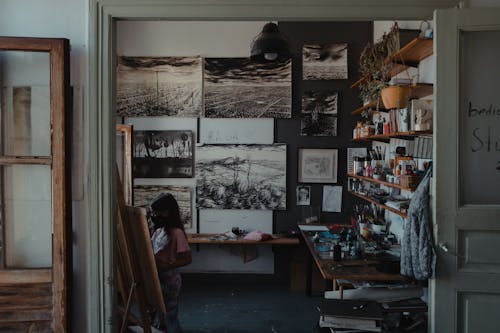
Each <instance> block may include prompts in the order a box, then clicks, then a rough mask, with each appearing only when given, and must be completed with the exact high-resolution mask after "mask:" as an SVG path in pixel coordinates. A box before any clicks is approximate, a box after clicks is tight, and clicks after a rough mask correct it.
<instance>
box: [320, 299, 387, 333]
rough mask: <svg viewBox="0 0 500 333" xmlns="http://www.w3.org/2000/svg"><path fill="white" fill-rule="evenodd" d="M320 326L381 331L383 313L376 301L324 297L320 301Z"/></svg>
mask: <svg viewBox="0 0 500 333" xmlns="http://www.w3.org/2000/svg"><path fill="white" fill-rule="evenodd" d="M319 310H320V319H319V326H320V327H322V328H325V327H328V328H332V329H334V330H332V331H338V332H342V331H343V330H344V331H346V330H347V331H350V330H361V331H362V332H363V331H366V332H381V331H382V319H383V313H382V308H381V306H380V305H379V304H378V303H377V302H375V301H355V300H336V299H324V300H323V301H322V302H321V303H320V307H319Z"/></svg>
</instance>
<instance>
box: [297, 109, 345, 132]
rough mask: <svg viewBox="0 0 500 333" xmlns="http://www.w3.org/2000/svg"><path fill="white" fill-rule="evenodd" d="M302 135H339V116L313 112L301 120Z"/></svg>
mask: <svg viewBox="0 0 500 333" xmlns="http://www.w3.org/2000/svg"><path fill="white" fill-rule="evenodd" d="M300 135H302V136H337V117H335V116H329V115H325V114H320V113H316V112H313V113H312V114H310V115H307V116H305V117H304V118H302V119H301V120H300Z"/></svg>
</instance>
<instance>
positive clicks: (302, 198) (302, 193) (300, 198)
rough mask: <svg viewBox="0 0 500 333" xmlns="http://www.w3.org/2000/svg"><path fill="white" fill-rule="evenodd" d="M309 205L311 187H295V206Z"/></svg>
mask: <svg viewBox="0 0 500 333" xmlns="http://www.w3.org/2000/svg"><path fill="white" fill-rule="evenodd" d="M310 204H311V186H305V185H299V186H297V206H308V205H310Z"/></svg>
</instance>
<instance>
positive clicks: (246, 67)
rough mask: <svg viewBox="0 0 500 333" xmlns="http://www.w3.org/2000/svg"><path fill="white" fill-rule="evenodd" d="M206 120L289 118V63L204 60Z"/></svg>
mask: <svg viewBox="0 0 500 333" xmlns="http://www.w3.org/2000/svg"><path fill="white" fill-rule="evenodd" d="M204 74H205V75H204V94H205V96H204V97H205V117H208V118H291V116H292V104H291V103H292V65H291V61H286V62H269V63H258V62H254V61H252V60H251V59H250V58H205V72H204Z"/></svg>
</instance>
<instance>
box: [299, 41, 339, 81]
mask: <svg viewBox="0 0 500 333" xmlns="http://www.w3.org/2000/svg"><path fill="white" fill-rule="evenodd" d="M302 78H303V79H304V80H337V79H347V44H346V43H331V44H314V45H304V46H303V47H302Z"/></svg>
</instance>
